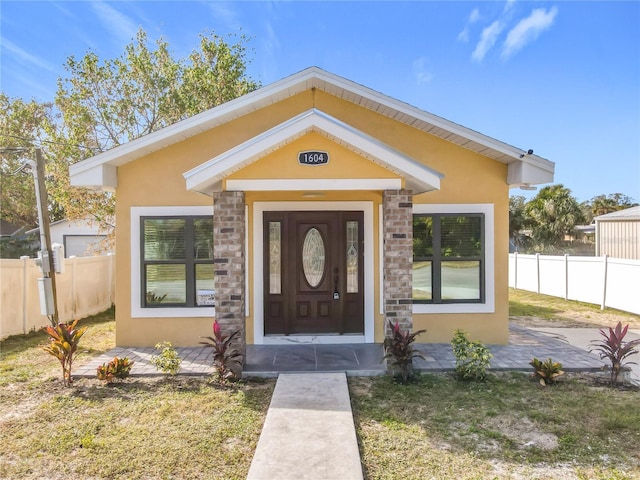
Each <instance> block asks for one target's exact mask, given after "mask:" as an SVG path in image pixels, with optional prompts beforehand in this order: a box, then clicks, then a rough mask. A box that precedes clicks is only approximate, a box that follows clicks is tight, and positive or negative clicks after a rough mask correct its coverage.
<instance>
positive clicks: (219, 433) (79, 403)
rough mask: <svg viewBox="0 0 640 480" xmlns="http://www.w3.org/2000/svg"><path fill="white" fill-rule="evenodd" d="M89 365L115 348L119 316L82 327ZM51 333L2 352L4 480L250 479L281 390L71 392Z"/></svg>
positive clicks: (245, 385) (176, 383) (18, 340)
mask: <svg viewBox="0 0 640 480" xmlns="http://www.w3.org/2000/svg"><path fill="white" fill-rule="evenodd" d="M81 324H85V325H89V329H88V331H87V333H86V334H85V336H84V337H83V338H82V340H81V342H80V346H81V347H82V348H81V349H83V350H84V353H83V354H82V355H81V356H80V357H79V359H78V361H77V363H78V364H80V363H82V362H83V361H87V360H88V359H89V358H90V357H91V356H94V355H97V354H100V353H102V352H104V351H106V350H108V349H109V348H111V347H112V346H113V344H114V341H113V340H114V321H113V312H106V313H105V314H103V315H98V316H96V317H93V318H90V319H86V320H82V321H81ZM46 341H47V339H46V336H45V335H43V334H42V333H32V334H29V335H25V336H15V337H10V338H9V339H7V340H5V341H3V342H1V344H0V351H1V356H0V379H1V380H0V459H1V461H0V478H3V479H23V478H33V479H36V478H37V479H41V478H109V479H136V478H145V479H148V478H154V479H155V478H180V479H183V478H184V479H200V478H201V479H210V478H220V479H236V478H237V479H241V478H246V475H247V472H248V470H249V465H250V464H251V459H252V457H253V451H254V449H255V445H256V443H257V440H258V437H259V435H260V431H261V429H262V424H263V422H264V416H265V414H266V410H267V408H268V405H269V401H270V399H271V393H272V390H273V385H274V382H272V381H266V382H241V383H238V384H236V385H234V386H232V387H229V388H221V387H218V386H217V385H215V384H213V383H211V381H210V379H208V378H193V377H175V378H166V379H165V378H162V377H160V378H153V379H149V378H145V379H142V378H132V379H128V380H127V381H126V382H124V383H119V384H114V385H111V386H105V385H103V384H102V383H101V382H98V381H97V380H96V379H76V382H75V385H74V386H73V387H72V388H64V387H63V386H62V384H61V380H60V377H61V374H60V372H59V370H60V368H59V366H58V363H57V361H56V360H55V359H54V358H53V357H50V356H49V355H48V354H47V353H45V352H43V351H42V349H41V345H43V344H44V343H45V342H46Z"/></svg>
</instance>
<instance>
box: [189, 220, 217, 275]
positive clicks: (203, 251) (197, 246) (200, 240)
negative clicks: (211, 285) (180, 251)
mask: <svg viewBox="0 0 640 480" xmlns="http://www.w3.org/2000/svg"><path fill="white" fill-rule="evenodd" d="M193 230H194V235H195V239H194V245H193V257H194V258H195V259H196V260H213V219H212V218H196V219H195V220H194V221H193ZM212 278H213V277H212Z"/></svg>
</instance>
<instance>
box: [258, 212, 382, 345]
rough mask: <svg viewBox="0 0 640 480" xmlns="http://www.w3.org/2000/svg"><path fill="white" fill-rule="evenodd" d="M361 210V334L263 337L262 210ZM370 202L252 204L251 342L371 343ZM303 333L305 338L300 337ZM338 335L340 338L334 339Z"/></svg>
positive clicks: (371, 217) (372, 326)
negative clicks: (362, 232)
mask: <svg viewBox="0 0 640 480" xmlns="http://www.w3.org/2000/svg"><path fill="white" fill-rule="evenodd" d="M305 210H310V211H323V210H328V211H329V210H332V211H343V210H352V211H362V212H364V245H365V250H364V335H339V336H335V335H331V336H329V335H327V336H324V335H308V336H306V335H305V336H302V335H295V336H286V337H282V336H275V337H266V336H265V334H264V283H263V278H264V276H263V274H264V255H263V252H264V249H263V241H262V239H263V238H264V235H263V233H264V232H263V213H264V212H273V211H276V212H278V211H305ZM373 236H374V235H373V202H357V201H356V202H255V203H254V204H253V266H254V269H253V302H254V308H253V343H254V344H256V345H264V344H272V345H273V344H285V345H290V344H291V343H327V342H329V343H338V342H339V341H340V342H346V343H373V341H374V328H375V315H374V310H375V305H374V281H373V278H374V272H373V255H374V251H373ZM303 337H304V338H303ZM336 337H340V339H336Z"/></svg>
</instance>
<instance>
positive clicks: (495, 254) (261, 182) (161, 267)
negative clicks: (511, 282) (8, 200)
mask: <svg viewBox="0 0 640 480" xmlns="http://www.w3.org/2000/svg"><path fill="white" fill-rule="evenodd" d="M553 170H554V166H553V163H551V162H549V161H548V160H545V159H543V158H541V157H538V156H536V155H532V154H528V153H527V152H526V151H523V150H521V149H518V148H515V147H512V146H510V145H507V144H505V143H503V142H500V141H498V140H495V139H493V138H490V137H487V136H485V135H482V134H480V133H478V132H475V131H473V130H470V129H467V128H465V127H462V126H460V125H457V124H455V123H452V122H450V121H447V120H445V119H442V118H440V117H437V116H434V115H432V114H430V113H427V112H424V111H422V110H419V109H417V108H415V107H412V106H410V105H407V104H405V103H402V102H400V101H398V100H395V99H392V98H390V97H387V96H385V95H383V94H381V93H379V92H376V91H373V90H371V89H369V88H367V87H364V86H362V85H359V84H356V83H354V82H351V81H349V80H346V79H344V78H341V77H338V76H336V75H333V74H331V73H328V72H326V71H324V70H321V69H318V68H315V67H312V68H309V69H306V70H304V71H302V72H299V73H297V74H295V75H292V76H290V77H287V78H285V79H283V80H281V81H279V82H276V83H274V84H271V85H269V86H266V87H263V88H261V89H259V90H256V91H254V92H252V93H250V94H248V95H245V96H243V97H240V98H238V99H235V100H233V101H230V102H228V103H225V104H223V105H220V106H218V107H216V108H214V109H212V110H209V111H206V112H203V113H201V114H199V115H197V116H194V117H192V118H190V119H187V120H184V121H182V122H179V123H176V124H174V125H172V126H169V127H167V128H164V129H163V130H160V131H157V132H154V133H152V134H150V135H147V136H145V137H142V138H140V139H138V140H135V141H133V142H130V143H128V144H125V145H122V146H120V147H117V148H115V149H113V150H110V151H108V152H105V153H102V154H100V155H98V156H95V157H92V158H89V159H87V160H84V161H83V162H80V163H78V164H75V165H73V166H72V167H71V181H72V184H74V185H79V186H86V187H91V188H102V189H106V190H111V191H115V192H116V198H117V202H116V221H117V224H118V231H117V234H116V249H117V252H118V255H117V259H116V261H117V266H116V306H117V308H116V342H117V344H118V345H119V346H152V345H154V344H155V343H156V342H159V341H164V340H169V341H171V342H172V343H173V344H174V345H180V346H190V345H197V344H198V342H199V341H200V337H201V336H204V335H210V334H211V323H212V320H213V318H216V319H217V321H218V322H219V323H220V324H221V326H222V327H223V329H226V330H228V331H229V330H231V329H236V328H238V329H241V330H242V333H243V335H242V337H243V342H246V343H249V344H270V343H271V344H277V343H291V342H305V343H374V342H381V341H382V340H383V339H384V336H385V325H386V323H387V321H388V320H389V321H392V322H396V321H398V322H399V323H400V324H401V325H402V326H403V328H411V329H414V330H417V329H427V333H426V335H424V336H422V337H421V339H420V340H421V341H427V342H448V341H450V339H451V336H452V334H453V331H454V330H455V329H458V328H461V329H464V330H466V331H468V332H470V333H471V335H472V336H473V337H474V338H478V339H480V340H482V341H483V342H485V343H503V344H504V343H506V342H507V340H508V287H507V267H508V239H509V233H508V203H509V188H510V187H514V186H518V185H529V184H539V183H547V182H551V181H552V180H553Z"/></svg>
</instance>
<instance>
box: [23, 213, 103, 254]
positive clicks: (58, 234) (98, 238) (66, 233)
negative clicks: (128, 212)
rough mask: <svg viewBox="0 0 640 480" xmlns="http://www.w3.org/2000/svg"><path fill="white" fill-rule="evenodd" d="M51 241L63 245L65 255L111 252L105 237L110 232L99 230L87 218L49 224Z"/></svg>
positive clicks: (30, 231) (95, 224) (29, 232)
mask: <svg viewBox="0 0 640 480" xmlns="http://www.w3.org/2000/svg"><path fill="white" fill-rule="evenodd" d="M49 228H50V231H51V243H52V244H53V243H59V244H61V245H64V256H65V257H67V258H68V257H71V256H76V257H87V256H91V255H104V254H107V253H112V251H113V248H112V247H111V246H110V245H108V242H107V237H108V236H109V234H110V233H111V232H108V231H103V230H100V228H99V226H98V225H97V223H95V222H90V221H88V220H58V221H57V222H53V223H51V225H50V226H49ZM39 231H40V229H39V228H34V229H33V230H29V231H28V232H27V234H31V233H38V232H39Z"/></svg>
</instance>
